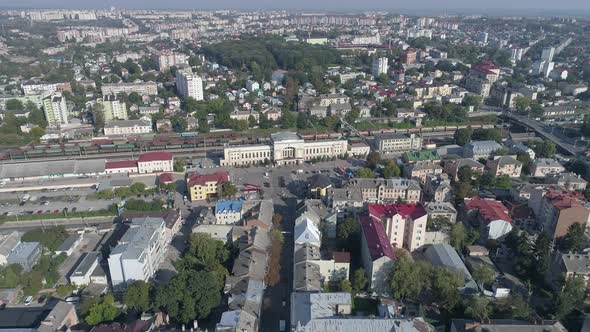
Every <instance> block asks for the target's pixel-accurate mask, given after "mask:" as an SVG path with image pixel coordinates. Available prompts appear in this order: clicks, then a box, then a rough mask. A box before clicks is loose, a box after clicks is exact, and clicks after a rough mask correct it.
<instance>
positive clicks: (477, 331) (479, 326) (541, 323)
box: [450, 319, 567, 332]
mask: <svg viewBox="0 0 590 332" xmlns="http://www.w3.org/2000/svg"><path fill="white" fill-rule="evenodd" d="M485 331H506V332H508V331H527V332H567V329H566V328H565V327H564V326H563V325H561V323H560V322H559V321H557V320H537V321H534V322H531V321H528V320H516V319H486V320H485V321H483V322H480V321H476V320H470V319H453V320H452V321H451V329H450V332H485Z"/></svg>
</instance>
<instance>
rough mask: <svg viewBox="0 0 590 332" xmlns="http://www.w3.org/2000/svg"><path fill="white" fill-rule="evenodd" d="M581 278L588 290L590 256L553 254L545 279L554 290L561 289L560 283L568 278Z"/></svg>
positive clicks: (589, 283)
mask: <svg viewBox="0 0 590 332" xmlns="http://www.w3.org/2000/svg"><path fill="white" fill-rule="evenodd" d="M576 277H581V278H583V279H584V282H585V285H586V288H590V254H588V253H560V252H554V253H553V254H552V257H551V263H550V264H549V269H548V270H547V272H546V273H545V279H546V280H547V281H548V282H549V284H551V285H553V286H554V288H555V289H560V288H561V287H562V285H563V284H562V282H563V281H564V280H568V279H570V278H576Z"/></svg>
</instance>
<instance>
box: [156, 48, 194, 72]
mask: <svg viewBox="0 0 590 332" xmlns="http://www.w3.org/2000/svg"><path fill="white" fill-rule="evenodd" d="M155 57H156V60H157V61H158V68H159V69H160V71H166V70H168V69H170V67H172V66H179V65H188V56H186V55H184V54H181V53H176V52H172V51H162V52H160V53H157V54H156V55H155Z"/></svg>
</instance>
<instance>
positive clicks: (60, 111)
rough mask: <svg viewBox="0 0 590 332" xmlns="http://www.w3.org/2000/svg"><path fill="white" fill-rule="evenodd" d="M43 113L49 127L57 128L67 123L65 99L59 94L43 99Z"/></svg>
mask: <svg viewBox="0 0 590 332" xmlns="http://www.w3.org/2000/svg"><path fill="white" fill-rule="evenodd" d="M43 112H44V113H45V119H46V120H47V125H48V126H50V127H59V126H60V125H64V124H68V123H69V120H68V106H67V104H66V98H65V97H64V96H62V94H61V93H60V94H55V95H51V96H49V97H48V98H45V99H43Z"/></svg>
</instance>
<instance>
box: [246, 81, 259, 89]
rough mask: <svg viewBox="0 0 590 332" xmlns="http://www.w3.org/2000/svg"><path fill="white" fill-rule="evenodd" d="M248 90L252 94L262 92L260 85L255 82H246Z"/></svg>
mask: <svg viewBox="0 0 590 332" xmlns="http://www.w3.org/2000/svg"><path fill="white" fill-rule="evenodd" d="M246 89H248V91H250V92H254V91H257V90H260V84H259V83H258V82H256V81H253V80H248V81H246Z"/></svg>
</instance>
